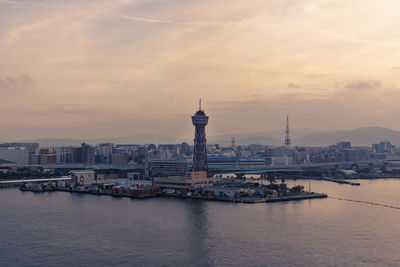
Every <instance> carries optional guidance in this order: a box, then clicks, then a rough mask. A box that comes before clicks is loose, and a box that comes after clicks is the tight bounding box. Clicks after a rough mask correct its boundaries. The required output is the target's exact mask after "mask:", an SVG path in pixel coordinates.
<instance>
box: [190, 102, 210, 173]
mask: <svg viewBox="0 0 400 267" xmlns="http://www.w3.org/2000/svg"><path fill="white" fill-rule="evenodd" d="M192 123H193V125H194V126H195V136H194V151H193V168H192V171H194V172H196V171H205V172H207V173H208V163H207V148H206V125H207V124H208V116H207V115H206V113H205V112H204V110H202V109H201V99H200V101H199V110H198V111H197V112H196V113H195V114H194V116H192Z"/></svg>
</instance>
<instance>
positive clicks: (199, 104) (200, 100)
mask: <svg viewBox="0 0 400 267" xmlns="http://www.w3.org/2000/svg"><path fill="white" fill-rule="evenodd" d="M199 110H201V98H200V99H199Z"/></svg>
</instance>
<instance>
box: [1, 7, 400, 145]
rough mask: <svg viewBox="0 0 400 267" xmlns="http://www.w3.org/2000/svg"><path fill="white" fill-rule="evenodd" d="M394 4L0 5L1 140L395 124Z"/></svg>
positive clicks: (398, 117) (397, 54) (399, 77)
mask: <svg viewBox="0 0 400 267" xmlns="http://www.w3.org/2000/svg"><path fill="white" fill-rule="evenodd" d="M399 10H400V1H398V0H381V1H376V0H352V1H348V0H336V1H335V0H267V1H266V0H252V1H248V0H232V1H222V0H203V1H197V0H113V1H108V0H79V1H78V0H33V1H26V0H0V99H1V105H0V125H1V126H0V140H3V141H7V140H19V139H29V138H49V137H53V138H66V137H68V138H96V137H116V136H128V135H135V134H147V133H149V134H159V135H170V136H176V137H182V138H187V137H188V136H193V134H194V131H193V126H192V125H191V119H190V116H191V115H192V114H193V113H194V112H195V111H196V109H197V107H198V99H199V98H202V100H203V107H204V109H205V111H206V113H207V114H208V115H209V116H210V123H209V126H208V127H207V134H208V135H221V134H232V133H246V132H264V131H270V130H275V129H282V128H284V127H285V120H286V114H289V116H290V121H291V127H292V128H302V127H304V128H312V129H316V130H318V131H327V130H343V129H354V128H358V127H366V126H381V127H388V128H392V129H396V130H400V108H399V104H398V99H399V96H400V27H399V25H400V16H399V15H398V11H399Z"/></svg>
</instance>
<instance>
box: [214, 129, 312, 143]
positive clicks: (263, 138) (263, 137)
mask: <svg viewBox="0 0 400 267" xmlns="http://www.w3.org/2000/svg"><path fill="white" fill-rule="evenodd" d="M314 131H315V130H313V129H310V128H295V129H291V130H290V133H291V134H290V135H291V137H292V138H293V137H296V136H303V135H305V134H308V133H312V132H314ZM232 137H235V144H236V145H249V144H261V145H270V146H281V145H283V140H284V138H285V129H279V130H274V131H269V132H264V133H262V132H258V133H239V134H231V135H217V136H211V137H209V138H207V142H208V143H213V144H220V145H222V146H229V145H230V144H231V140H232Z"/></svg>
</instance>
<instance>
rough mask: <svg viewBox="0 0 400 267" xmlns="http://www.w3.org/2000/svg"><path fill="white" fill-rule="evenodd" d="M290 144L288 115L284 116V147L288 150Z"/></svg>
mask: <svg viewBox="0 0 400 267" xmlns="http://www.w3.org/2000/svg"><path fill="white" fill-rule="evenodd" d="M291 144H292V140H290V129H289V115H287V116H286V131H285V147H286V148H289V147H290V145H291Z"/></svg>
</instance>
